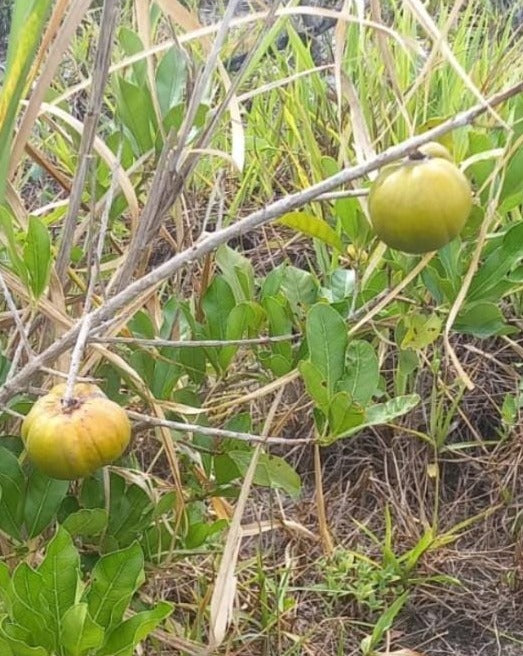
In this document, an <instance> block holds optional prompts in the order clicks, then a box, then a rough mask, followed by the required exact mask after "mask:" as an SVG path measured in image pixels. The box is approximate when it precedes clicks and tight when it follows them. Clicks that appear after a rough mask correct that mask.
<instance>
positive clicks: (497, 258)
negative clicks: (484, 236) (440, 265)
mask: <svg viewBox="0 0 523 656" xmlns="http://www.w3.org/2000/svg"><path fill="white" fill-rule="evenodd" d="M522 257H523V221H518V222H517V223H515V224H514V225H512V226H511V227H510V228H509V229H508V230H507V232H506V233H505V234H504V236H503V239H502V241H501V244H500V245H499V247H498V248H496V249H495V250H494V251H493V252H492V253H490V255H489V256H488V257H487V259H486V260H485V262H484V263H483V265H482V266H481V267H480V268H479V270H478V272H477V273H476V275H475V276H474V278H473V279H472V283H471V285H470V289H469V293H468V295H467V300H469V301H479V300H482V301H487V300H491V301H496V302H497V301H498V300H499V298H500V296H501V295H502V294H504V293H506V292H507V291H508V290H509V289H510V287H511V285H510V282H509V283H508V284H507V281H506V276H507V274H508V273H509V271H510V270H511V269H512V268H513V267H515V266H516V265H517V263H518V262H519V260H520V259H521V258H522Z"/></svg>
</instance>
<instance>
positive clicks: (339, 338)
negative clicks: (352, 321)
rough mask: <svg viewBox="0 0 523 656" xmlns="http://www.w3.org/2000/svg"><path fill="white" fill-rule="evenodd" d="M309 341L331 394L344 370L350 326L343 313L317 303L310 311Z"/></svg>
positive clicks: (312, 353)
mask: <svg viewBox="0 0 523 656" xmlns="http://www.w3.org/2000/svg"><path fill="white" fill-rule="evenodd" d="M306 332H307V343H308V345H309V353H310V360H311V362H312V363H313V364H314V365H316V367H317V368H318V370H319V372H320V374H321V375H322V377H323V378H324V379H325V381H326V382H327V390H328V392H329V395H332V394H333V393H334V390H335V387H336V384H337V382H338V381H339V380H340V379H341V378H342V376H343V373H344V370H345V352H346V350H347V343H348V337H347V327H346V326H345V322H344V321H343V319H342V318H341V317H340V315H339V314H338V313H337V312H336V310H334V309H333V308H331V307H330V306H329V305H326V304H324V303H317V304H316V305H314V306H313V307H312V308H311V309H310V310H309V313H308V314H307V324H306Z"/></svg>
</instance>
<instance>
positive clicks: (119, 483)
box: [107, 474, 154, 547]
mask: <svg viewBox="0 0 523 656" xmlns="http://www.w3.org/2000/svg"><path fill="white" fill-rule="evenodd" d="M110 501H111V504H110V511H109V525H108V528H107V533H108V535H111V536H113V537H114V538H115V539H116V541H117V543H118V545H119V546H121V547H127V546H128V545H129V544H131V542H132V541H133V540H134V539H135V538H136V537H137V536H138V535H139V534H140V533H141V532H142V531H143V530H144V529H145V528H146V527H147V526H148V525H149V524H150V523H151V519H152V515H153V510H154V507H153V503H152V501H151V498H150V497H149V495H148V494H147V493H146V492H145V490H143V489H142V488H141V487H139V486H138V485H127V484H126V482H125V480H124V479H123V477H121V476H118V475H117V474H115V475H112V476H111V498H110Z"/></svg>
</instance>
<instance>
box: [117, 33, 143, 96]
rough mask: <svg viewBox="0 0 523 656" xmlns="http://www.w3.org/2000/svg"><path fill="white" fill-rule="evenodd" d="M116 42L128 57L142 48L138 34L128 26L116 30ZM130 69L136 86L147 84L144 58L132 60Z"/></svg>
mask: <svg viewBox="0 0 523 656" xmlns="http://www.w3.org/2000/svg"><path fill="white" fill-rule="evenodd" d="M118 42H119V44H120V45H121V46H122V48H123V51H124V52H125V54H126V55H127V56H128V57H130V56H131V55H136V54H137V53H138V52H142V50H143V49H144V47H143V43H142V40H141V39H140V37H139V36H138V34H136V32H134V31H133V30H130V29H129V28H128V27H121V28H120V29H119V30H118ZM132 71H133V78H134V79H133V82H135V83H136V84H137V85H138V86H144V85H146V84H147V63H146V60H145V59H141V60H140V61H137V62H134V63H133V64H132Z"/></svg>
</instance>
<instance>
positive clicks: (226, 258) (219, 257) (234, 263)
mask: <svg viewBox="0 0 523 656" xmlns="http://www.w3.org/2000/svg"><path fill="white" fill-rule="evenodd" d="M215 259H216V264H217V265H218V266H219V267H220V270H221V272H222V274H223V277H224V279H225V280H226V281H227V283H228V284H229V287H230V288H231V289H232V292H233V294H234V298H235V299H236V302H237V303H241V302H242V301H252V300H253V299H254V269H253V266H252V264H251V262H250V260H248V259H247V258H246V257H245V256H243V255H242V254H241V253H238V251H235V250H234V249H232V248H230V247H229V246H227V245H226V244H222V246H220V247H219V248H218V250H217V251H216V255H215Z"/></svg>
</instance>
